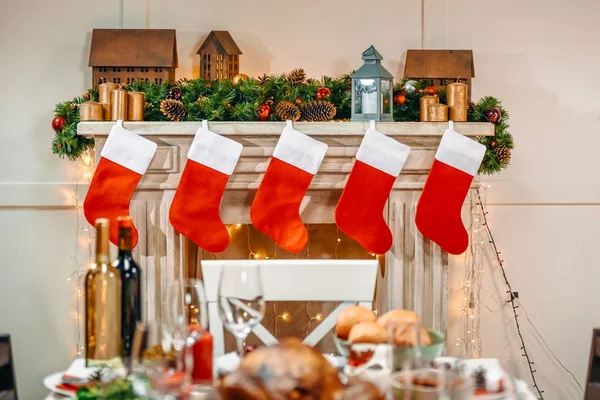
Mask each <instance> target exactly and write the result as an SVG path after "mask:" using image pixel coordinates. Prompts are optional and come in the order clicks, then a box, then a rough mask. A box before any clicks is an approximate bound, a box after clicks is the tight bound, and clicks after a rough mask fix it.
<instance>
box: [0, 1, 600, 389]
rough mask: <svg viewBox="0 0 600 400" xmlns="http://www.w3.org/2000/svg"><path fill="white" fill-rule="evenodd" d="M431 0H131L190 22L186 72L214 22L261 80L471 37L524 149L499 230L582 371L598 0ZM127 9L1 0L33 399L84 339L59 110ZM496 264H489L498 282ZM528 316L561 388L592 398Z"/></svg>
mask: <svg viewBox="0 0 600 400" xmlns="http://www.w3.org/2000/svg"><path fill="white" fill-rule="evenodd" d="M423 1H424V2H425V3H424V5H423V6H424V7H423V8H424V10H425V13H424V26H423V28H424V29H422V27H421V6H422V4H421V0H402V1H398V0H374V1H371V2H369V3H365V2H358V1H355V0H350V1H341V0H337V1H333V0H330V1H319V0H305V1H303V2H290V1H286V2H284V1H278V2H273V1H267V0H254V1H242V0H226V1H219V2H217V1H213V2H209V1H202V2H199V1H192V0H180V1H177V2H173V1H166V0H126V1H124V3H125V6H124V9H123V21H124V27H126V28H143V27H151V28H176V29H177V38H178V44H179V59H180V68H179V70H178V73H177V75H178V76H180V77H181V76H186V77H190V76H196V75H197V69H198V65H197V64H198V63H197V60H196V58H195V51H196V49H197V47H198V46H199V45H200V43H201V42H202V40H203V39H204V37H205V35H206V34H207V33H208V32H209V31H210V30H211V29H227V30H229V31H231V32H232V34H233V36H234V38H235V39H236V41H237V42H238V43H239V45H240V47H241V48H242V50H243V52H244V56H243V59H242V70H243V71H244V72H245V73H247V74H249V75H254V76H256V75H259V74H262V73H263V72H270V71H272V72H284V71H287V70H290V69H292V68H295V67H303V68H305V69H306V70H307V72H308V73H309V75H312V76H319V75H321V74H337V73H345V72H348V71H349V70H351V69H353V68H355V67H357V66H359V65H360V53H361V52H362V50H364V49H365V48H366V47H367V46H368V45H370V44H375V45H376V46H377V48H378V50H379V51H380V52H381V53H382V54H383V55H384V57H385V60H384V64H385V65H386V67H388V68H389V69H390V71H392V72H393V73H394V74H396V75H397V76H400V75H401V72H402V69H403V65H402V63H403V60H404V56H405V50H406V49H407V48H419V47H420V46H421V41H422V40H423V42H424V44H425V47H427V48H472V49H473V50H474V51H475V63H476V64H475V68H476V73H477V77H476V79H475V81H474V88H473V93H474V97H475V98H477V97H479V96H481V95H494V96H497V97H499V98H501V99H502V100H503V101H504V105H505V106H506V108H507V109H508V110H509V111H510V112H511V125H512V129H511V132H512V133H513V135H514V136H515V140H516V145H517V148H516V150H515V152H514V154H513V165H512V166H511V168H509V169H508V170H507V171H506V172H504V173H502V174H500V175H497V176H494V177H493V178H492V179H489V180H488V182H491V183H492V185H493V186H492V188H491V189H490V193H489V194H490V196H489V199H490V204H491V205H490V219H491V221H492V224H493V225H492V227H493V229H494V233H495V235H496V237H497V240H498V242H499V245H500V248H501V250H502V251H503V255H504V258H505V259H506V260H507V272H508V274H509V277H510V279H511V281H512V284H513V287H514V290H518V291H519V292H520V294H521V301H522V304H523V305H524V307H525V309H526V310H527V312H528V314H529V317H530V318H531V320H532V321H533V322H534V323H535V324H536V326H537V328H538V329H539V331H540V332H541V333H542V335H543V336H544V337H545V339H546V341H547V342H548V344H549V345H550V347H551V348H552V349H553V350H554V351H555V353H556V355H557V356H558V357H559V358H560V359H561V360H562V361H563V362H564V364H565V365H566V366H567V367H568V368H569V369H571V370H573V371H574V372H575V373H576V375H577V377H578V379H579V380H580V381H583V380H584V378H585V370H586V367H587V352H588V349H589V341H590V340H589V338H590V333H591V329H592V327H593V326H595V325H596V324H598V320H599V319H600V312H599V311H597V308H595V307H594V306H593V305H595V304H596V303H598V302H599V300H600V294H599V292H598V291H597V290H596V282H597V281H598V279H597V278H599V277H600V276H599V275H600V272H597V269H596V268H595V266H594V265H593V264H594V262H595V260H596V257H595V251H594V250H595V249H594V244H595V239H596V237H597V235H596V234H595V233H596V232H595V229H594V228H595V221H597V220H598V218H599V217H600V208H599V207H598V205H599V201H598V199H599V196H598V195H599V193H598V189H597V187H598V186H597V184H596V183H597V182H598V178H597V174H598V170H599V168H598V167H597V166H596V164H595V157H594V156H595V153H596V152H597V149H598V147H599V146H598V145H599V144H600V143H599V142H600V137H599V136H598V135H596V132H597V131H598V128H599V127H600V126H599V124H600V123H599V119H598V116H597V114H596V113H597V111H598V109H599V105H600V104H599V102H600V100H599V98H598V97H597V96H596V93H597V92H598V85H600V83H599V82H598V80H597V78H596V71H598V70H599V68H598V67H599V66H600V65H599V64H600V54H599V53H598V51H597V50H596V48H597V46H595V40H596V38H597V37H598V34H599V33H600V28H599V27H598V25H597V24H595V18H596V16H597V15H598V12H599V11H600V10H599V8H600V3H598V2H596V1H594V0H579V1H568V0H554V1H552V2H549V1H547V0H529V1H527V2H523V1H517V0H506V1H503V2H501V3H498V2H490V1H481V0H423ZM365 4H366V5H368V6H370V7H369V8H370V9H369V10H368V11H363V10H364V7H365ZM120 14H121V9H120V2H119V1H118V0H104V1H101V2H91V1H81V0H57V1H53V2H47V1H41V0H2V1H1V2H0V54H1V55H2V57H1V62H0V76H2V77H5V78H4V81H3V94H2V96H1V97H0V110H1V111H0V116H1V117H2V121H3V130H2V139H3V145H2V146H1V147H0V155H1V157H0V163H1V164H0V165H1V166H2V168H0V184H1V186H0V226H1V227H2V228H1V229H0V249H2V250H3V251H2V253H1V254H2V257H3V260H4V262H3V263H2V266H1V267H0V331H1V332H9V333H11V334H12V335H13V340H14V342H13V343H14V350H15V356H16V363H17V376H18V383H19V389H20V390H21V394H22V397H23V398H25V399H27V400H29V399H36V398H40V397H41V396H42V395H43V393H44V389H43V388H42V386H41V378H42V377H43V376H44V375H45V374H48V373H50V372H53V371H56V370H60V369H62V368H64V367H65V366H66V365H67V364H68V362H69V359H70V357H71V355H72V351H73V349H74V342H75V330H74V326H73V319H72V317H73V316H72V315H71V313H72V311H73V300H74V295H73V288H72V287H71V286H70V285H71V283H70V282H67V281H66V278H67V277H68V275H69V274H70V272H71V270H72V267H73V265H72V261H71V260H70V257H71V256H73V255H74V249H75V243H74V232H75V228H76V221H75V210H74V208H73V206H72V204H73V201H72V199H71V198H70V192H71V191H72V189H73V187H72V185H69V184H68V183H69V182H72V181H73V178H74V173H73V171H74V168H73V166H72V164H71V163H69V162H67V161H63V160H60V159H58V158H57V157H56V156H54V155H52V154H51V151H50V140H51V136H52V131H51V128H50V121H51V119H52V108H53V105H54V103H56V102H58V101H62V100H65V99H70V98H72V97H74V96H76V95H79V94H81V93H83V91H84V90H85V89H86V88H87V87H88V86H89V83H90V79H91V73H90V69H89V68H88V67H87V57H88V54H89V41H90V33H91V30H92V29H93V28H100V27H105V28H109V27H112V28H116V27H119V16H120ZM422 32H423V33H424V36H423V37H422ZM456 271H458V273H459V275H460V274H461V271H460V270H458V269H455V272H456ZM493 277H494V274H492V273H487V274H486V282H485V288H486V290H487V291H489V292H491V293H495V291H494V290H493V280H492V278H493ZM500 287H501V285H500ZM489 302H490V307H491V308H492V309H493V307H492V305H493V304H494V303H493V300H492V299H491V297H490V298H489ZM500 314H501V313H487V312H486V313H485V314H484V315H483V327H482V336H483V341H484V352H485V354H491V355H498V356H500V357H506V353H507V352H506V351H503V350H502V348H501V347H500V344H499V343H500V342H502V341H504V337H503V335H501V334H499V332H502V329H498V327H499V325H502V324H504V323H506V320H505V319H504V318H501V316H500ZM524 325H525V330H526V332H525V334H526V340H527V341H528V343H531V347H532V352H533V354H532V356H533V358H534V360H535V361H537V362H538V363H537V365H536V366H537V369H538V371H539V376H540V386H542V388H544V389H546V391H547V392H546V394H547V397H546V398H549V399H568V398H581V396H580V395H577V391H576V390H575V389H574V387H573V386H572V385H570V383H569V381H568V380H567V379H566V378H564V377H565V376H566V375H565V373H564V372H561V371H560V370H559V369H557V368H556V367H554V366H553V365H554V364H553V363H552V362H551V361H550V360H549V359H548V358H546V356H545V352H544V351H543V349H542V348H541V347H540V346H538V345H537V344H536V343H537V341H536V340H535V338H534V335H533V334H532V332H531V330H530V329H529V328H528V327H527V326H526V325H527V324H526V323H524ZM512 328H513V327H512V326H511V325H510V320H508V325H507V327H506V329H507V331H508V332H511V329H512ZM512 334H513V335H514V329H513V331H512ZM512 339H514V338H512ZM516 354H518V353H516ZM512 355H514V353H513V354H512ZM517 359H519V358H517Z"/></svg>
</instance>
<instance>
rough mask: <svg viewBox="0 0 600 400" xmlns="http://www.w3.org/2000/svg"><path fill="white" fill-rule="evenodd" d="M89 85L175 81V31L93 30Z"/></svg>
mask: <svg viewBox="0 0 600 400" xmlns="http://www.w3.org/2000/svg"><path fill="white" fill-rule="evenodd" d="M89 64H90V67H92V85H93V87H95V88H97V87H98V85H99V84H100V83H104V82H115V83H122V84H128V83H132V82H134V81H146V82H149V81H150V82H154V83H156V84H160V83H162V82H165V81H169V82H174V81H175V69H176V68H177V40H176V36H175V29H94V31H93V33H92V46H91V50H90V63H89Z"/></svg>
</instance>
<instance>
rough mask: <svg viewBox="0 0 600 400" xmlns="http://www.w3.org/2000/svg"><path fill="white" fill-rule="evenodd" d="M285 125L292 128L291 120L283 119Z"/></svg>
mask: <svg viewBox="0 0 600 400" xmlns="http://www.w3.org/2000/svg"><path fill="white" fill-rule="evenodd" d="M285 126H287V127H288V128H293V127H292V120H291V119H288V120H286V121H285Z"/></svg>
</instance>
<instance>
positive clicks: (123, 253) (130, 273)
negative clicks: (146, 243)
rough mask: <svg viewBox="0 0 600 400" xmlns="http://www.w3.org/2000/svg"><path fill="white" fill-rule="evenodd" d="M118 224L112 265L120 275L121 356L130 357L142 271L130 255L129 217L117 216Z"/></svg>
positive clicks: (138, 317)
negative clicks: (117, 251) (116, 252)
mask: <svg viewBox="0 0 600 400" xmlns="http://www.w3.org/2000/svg"><path fill="white" fill-rule="evenodd" d="M117 221H118V224H119V256H118V258H117V259H116V261H115V262H114V264H113V265H114V267H115V268H117V269H118V270H119V274H120V275H121V284H122V285H121V342H122V351H121V353H122V355H123V358H126V359H129V357H131V346H132V343H133V336H134V334H135V330H136V327H137V324H138V322H141V320H142V301H141V294H142V293H141V282H142V271H141V270H140V267H139V266H138V265H137V264H136V263H135V261H133V257H132V255H131V231H132V229H133V222H132V221H131V217H129V216H128V217H119V218H117Z"/></svg>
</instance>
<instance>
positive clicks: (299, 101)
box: [294, 97, 302, 106]
mask: <svg viewBox="0 0 600 400" xmlns="http://www.w3.org/2000/svg"><path fill="white" fill-rule="evenodd" d="M294 103H296V105H297V106H299V105H300V104H302V99H301V98H300V97H298V98H297V99H296V100H295V101H294Z"/></svg>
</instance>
